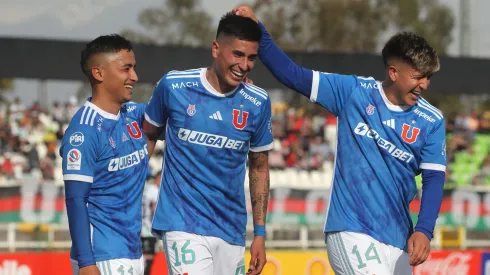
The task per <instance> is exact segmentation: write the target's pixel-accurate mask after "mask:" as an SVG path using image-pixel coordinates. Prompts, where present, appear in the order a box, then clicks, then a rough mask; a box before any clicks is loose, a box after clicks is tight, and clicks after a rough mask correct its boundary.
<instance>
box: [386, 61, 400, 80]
mask: <svg viewBox="0 0 490 275" xmlns="http://www.w3.org/2000/svg"><path fill="white" fill-rule="evenodd" d="M388 77H389V78H390V80H391V81H395V80H396V79H397V78H398V70H397V68H396V67H395V66H393V65H389V66H388Z"/></svg>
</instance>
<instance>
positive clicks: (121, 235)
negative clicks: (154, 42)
mask: <svg viewBox="0 0 490 275" xmlns="http://www.w3.org/2000/svg"><path fill="white" fill-rule="evenodd" d="M135 66H136V61H135V58H134V53H133V50H132V46H131V43H130V42H129V41H128V40H126V39H125V38H123V37H121V36H119V35H107V36H100V37H98V38H96V39H95V40H93V41H92V42H90V43H88V44H87V45H86V48H85V49H84V50H83V52H82V55H81V67H82V70H83V72H84V74H85V75H86V76H87V78H88V79H89V81H90V84H91V86H92V97H91V98H89V99H88V100H87V101H86V102H85V104H84V105H83V106H82V107H81V108H80V110H78V112H77V113H76V114H75V115H74V117H73V118H72V120H71V122H70V125H69V126H68V129H67V130H66V132H65V135H64V137H63V141H62V146H61V150H60V154H61V156H62V157H63V180H64V181H65V199H66V208H67V212H68V222H69V226H70V235H71V239H72V247H71V252H70V258H71V261H72V268H73V274H81V275H96V274H104V275H107V274H133V275H136V274H138V275H142V274H143V268H144V263H143V258H142V252H141V242H140V231H141V214H142V213H141V212H142V211H141V199H142V193H143V187H144V183H145V178H146V172H147V166H148V158H149V157H148V150H147V144H146V140H145V137H144V135H143V133H142V130H141V129H142V122H143V120H144V105H143V104H135V103H132V102H130V100H131V98H132V89H133V85H134V83H135V82H136V81H137V80H138V77H137V75H136V72H135Z"/></svg>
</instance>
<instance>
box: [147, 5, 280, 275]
mask: <svg viewBox="0 0 490 275" xmlns="http://www.w3.org/2000/svg"><path fill="white" fill-rule="evenodd" d="M259 41H260V29H259V26H258V25H257V23H256V22H254V21H253V20H251V19H249V18H244V17H240V16H236V15H232V14H227V15H225V16H223V17H222V19H221V20H220V23H219V26H218V30H217V37H216V41H214V42H213V44H212V56H213V58H214V62H213V63H212V65H211V66H210V67H209V68H200V69H191V70H187V71H171V72H169V73H168V74H166V75H165V76H164V77H163V78H162V79H160V81H159V82H158V84H157V86H156V88H155V90H154V92H153V96H152V98H151V99H150V101H149V103H148V106H147V109H146V112H145V119H146V120H145V124H144V126H145V127H144V131H145V133H146V134H147V136H148V139H149V140H150V141H149V146H148V147H149V151H150V153H151V152H152V149H153V146H154V141H155V140H156V138H157V136H158V135H159V133H160V131H161V130H162V129H165V131H166V133H165V140H166V144H165V156H164V164H163V173H162V182H161V186H160V194H159V200H158V204H157V207H156V211H155V216H154V218H153V225H152V228H153V232H154V233H155V234H156V235H158V236H159V237H161V238H163V244H164V249H165V255H166V256H167V263H168V265H169V272H170V273H171V274H189V275H191V274H199V275H221V274H222V275H229V274H245V273H246V272H247V270H248V269H249V272H250V274H259V273H260V272H261V270H262V268H263V266H264V264H265V262H266V255H265V234H266V232H265V220H266V213H267V202H268V196H269V163H268V150H270V149H271V148H272V133H271V120H270V119H271V102H270V98H269V96H268V95H267V93H266V92H265V91H264V90H263V89H261V88H259V87H257V86H254V85H251V84H246V83H244V80H245V78H246V76H247V74H248V72H249V71H250V70H252V68H253V67H254V63H255V61H256V58H257V51H258V47H259ZM152 140H153V142H152ZM247 155H248V159H249V187H250V196H251V201H252V212H253V222H254V234H255V237H254V240H253V242H252V245H251V248H250V253H251V261H250V263H249V266H248V268H246V267H245V263H244V250H245V235H246V230H245V229H246V228H245V226H246V223H247V210H246V206H245V194H244V180H245V174H246V161H247Z"/></svg>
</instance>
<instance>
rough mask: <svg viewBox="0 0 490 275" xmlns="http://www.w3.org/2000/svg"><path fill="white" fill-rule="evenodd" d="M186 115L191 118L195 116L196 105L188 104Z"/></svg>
mask: <svg viewBox="0 0 490 275" xmlns="http://www.w3.org/2000/svg"><path fill="white" fill-rule="evenodd" d="M187 114H188V115H190V116H193V115H195V114H196V104H194V105H192V104H189V107H187Z"/></svg>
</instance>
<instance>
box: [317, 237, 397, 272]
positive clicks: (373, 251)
mask: <svg viewBox="0 0 490 275" xmlns="http://www.w3.org/2000/svg"><path fill="white" fill-rule="evenodd" d="M325 242H326V244H327V253H328V260H329V262H330V265H331V267H332V269H333V271H334V272H335V274H337V275H344V274H345V275H351V274H356V275H357V274H359V275H361V274H362V275H366V274H376V275H388V274H391V272H390V264H389V262H388V261H387V257H386V254H387V251H386V250H387V249H386V247H385V245H384V244H381V243H380V242H378V241H376V240H375V239H373V238H371V237H370V236H368V235H365V234H361V233H353V232H335V233H328V234H327V235H326V241H325Z"/></svg>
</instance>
